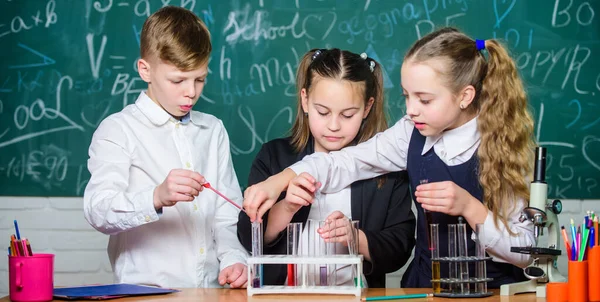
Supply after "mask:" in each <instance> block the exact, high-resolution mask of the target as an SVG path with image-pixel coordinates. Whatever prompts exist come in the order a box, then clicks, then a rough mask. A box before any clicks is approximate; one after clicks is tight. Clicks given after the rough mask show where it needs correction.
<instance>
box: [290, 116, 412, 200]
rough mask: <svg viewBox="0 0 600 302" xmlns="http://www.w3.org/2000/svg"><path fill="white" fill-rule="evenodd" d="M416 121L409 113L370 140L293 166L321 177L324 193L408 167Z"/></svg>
mask: <svg viewBox="0 0 600 302" xmlns="http://www.w3.org/2000/svg"><path fill="white" fill-rule="evenodd" d="M413 129H414V125H413V124H412V122H411V121H410V119H408V118H407V117H404V118H402V119H400V120H399V121H398V122H397V123H396V124H395V125H394V126H392V127H391V128H389V129H387V130H386V131H384V132H381V133H378V134H377V135H375V136H374V137H372V138H371V139H369V140H368V141H366V142H363V143H360V144H358V145H356V146H352V147H346V148H344V149H342V150H340V151H335V152H329V153H323V152H317V153H314V154H312V155H309V156H306V157H304V158H303V159H302V161H300V162H297V163H295V164H294V165H292V166H291V167H290V168H291V169H292V170H293V171H294V172H295V173H296V174H300V173H302V172H307V173H308V174H310V175H312V176H313V177H315V178H316V179H317V181H320V182H321V184H322V189H321V190H322V191H323V192H324V193H334V192H338V191H340V190H342V189H344V188H345V187H347V186H349V185H350V184H351V183H353V182H355V181H357V180H361V179H367V178H373V177H376V176H379V175H381V174H385V173H389V172H395V171H400V170H406V159H407V154H408V143H409V142H410V137H411V134H412V130H413Z"/></svg>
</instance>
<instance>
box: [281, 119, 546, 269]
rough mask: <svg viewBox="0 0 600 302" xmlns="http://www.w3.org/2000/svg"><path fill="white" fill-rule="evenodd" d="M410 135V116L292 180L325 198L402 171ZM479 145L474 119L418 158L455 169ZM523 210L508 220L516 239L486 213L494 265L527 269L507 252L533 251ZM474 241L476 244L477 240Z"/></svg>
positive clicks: (315, 158) (310, 163) (314, 160)
mask: <svg viewBox="0 0 600 302" xmlns="http://www.w3.org/2000/svg"><path fill="white" fill-rule="evenodd" d="M413 130H414V123H413V122H412V121H411V120H410V118H409V117H408V116H404V117H403V118H402V119H400V120H399V121H398V122H397V123H396V124H394V126H392V127H390V128H389V129H387V130H386V131H384V132H381V133H378V134H377V135H375V136H374V137H373V138H371V139H370V140H368V141H366V142H364V143H361V144H358V145H356V146H352V147H347V148H344V149H342V150H340V151H335V152H329V153H314V154H312V155H308V156H306V157H304V159H303V160H302V161H299V162H297V163H295V164H293V165H292V166H291V167H290V168H291V169H292V170H293V171H294V172H295V173H296V174H300V173H302V172H307V173H309V174H310V175H312V176H313V177H315V178H316V179H317V180H318V181H320V182H321V183H322V187H321V191H322V192H323V193H331V192H337V191H340V190H341V189H343V188H345V187H347V186H348V185H350V184H351V183H352V182H354V181H357V180H361V179H368V178H373V177H376V176H378V175H381V174H385V173H389V172H394V171H400V170H406V166H407V158H408V145H409V143H410V139H411V136H412V133H413ZM480 142H481V136H480V133H479V131H478V130H477V118H473V119H472V120H471V121H469V122H467V123H466V124H464V125H462V126H460V127H458V128H456V129H452V130H449V131H446V132H444V133H443V134H441V135H439V136H435V137H426V139H425V145H424V146H423V150H422V152H421V154H425V153H426V152H427V151H429V150H430V149H431V148H433V149H434V152H435V153H436V155H437V156H438V157H440V159H441V160H442V161H444V163H446V164H447V165H449V166H454V165H459V164H462V163H464V162H466V161H468V160H469V159H471V157H472V156H473V154H475V152H476V151H477V148H478V147H479V144H480ZM524 177H525V176H524ZM526 206H527V202H526V201H524V200H518V201H516V206H515V208H514V210H513V211H512V212H511V213H508V215H507V217H508V226H509V228H510V229H511V230H512V232H514V233H516V234H517V236H510V234H509V232H508V230H506V228H505V227H504V225H503V224H502V223H499V228H496V226H495V224H494V218H493V214H492V212H491V211H489V210H488V215H487V217H486V219H485V222H484V224H483V226H484V232H485V239H484V243H485V246H486V249H487V252H488V253H489V254H490V256H492V257H493V260H494V261H497V262H509V263H512V264H513V265H516V266H519V267H526V266H527V265H528V264H529V263H530V262H531V257H530V256H529V255H526V254H520V253H513V252H511V251H510V247H511V246H535V237H534V234H533V224H532V223H531V221H529V220H526V221H524V222H520V221H519V216H520V214H521V212H522V210H523V209H524V208H525V207H526ZM472 238H473V239H475V238H476V237H475V234H473V237H472Z"/></svg>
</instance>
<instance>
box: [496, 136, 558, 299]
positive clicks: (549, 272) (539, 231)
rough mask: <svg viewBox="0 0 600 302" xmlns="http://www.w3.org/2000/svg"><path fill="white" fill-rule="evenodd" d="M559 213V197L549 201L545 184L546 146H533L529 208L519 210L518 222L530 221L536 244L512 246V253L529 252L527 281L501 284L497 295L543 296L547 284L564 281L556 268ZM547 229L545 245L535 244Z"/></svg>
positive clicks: (525, 270) (524, 270) (526, 272)
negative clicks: (533, 158)
mask: <svg viewBox="0 0 600 302" xmlns="http://www.w3.org/2000/svg"><path fill="white" fill-rule="evenodd" d="M560 212H562V203H561V201H560V200H553V201H551V202H550V201H548V184H546V148H543V147H537V148H536V149H535V168H534V175H533V181H532V182H531V186H530V198H529V207H526V208H525V209H524V210H523V213H521V217H519V220H520V221H521V222H523V221H525V220H530V221H531V222H532V223H533V227H534V235H535V246H527V247H511V248H510V251H511V252H514V253H521V254H529V255H531V257H532V258H533V263H532V264H531V265H529V266H528V267H526V268H524V269H523V273H524V274H525V276H526V277H527V278H528V279H529V280H528V281H523V282H517V283H512V284H504V285H502V286H500V295H501V296H509V295H514V294H518V293H529V292H535V293H536V297H546V283H548V282H566V281H567V279H566V278H565V277H564V276H562V275H561V274H560V272H559V271H558V268H557V259H558V256H560V254H561V251H560V248H559V245H558V244H559V238H560V226H559V225H558V214H560ZM545 228H548V243H547V246H545V247H539V246H538V239H539V236H543V235H544V229H545Z"/></svg>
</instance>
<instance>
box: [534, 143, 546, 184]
mask: <svg viewBox="0 0 600 302" xmlns="http://www.w3.org/2000/svg"><path fill="white" fill-rule="evenodd" d="M533 182H541V183H546V148H544V147H536V148H535V167H534V170H533Z"/></svg>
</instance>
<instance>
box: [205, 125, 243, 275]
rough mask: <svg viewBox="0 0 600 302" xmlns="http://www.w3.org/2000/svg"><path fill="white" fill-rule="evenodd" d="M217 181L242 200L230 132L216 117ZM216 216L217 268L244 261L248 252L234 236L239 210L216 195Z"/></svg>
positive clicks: (239, 203) (224, 190) (236, 200)
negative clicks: (217, 129)
mask: <svg viewBox="0 0 600 302" xmlns="http://www.w3.org/2000/svg"><path fill="white" fill-rule="evenodd" d="M219 128H220V133H219V135H218V140H219V148H218V149H219V182H218V186H219V188H222V189H220V190H221V191H222V192H223V194H224V195H225V196H227V197H229V198H230V199H231V200H233V201H234V202H235V203H237V204H238V205H241V204H242V202H243V198H242V191H241V189H240V186H239V184H238V180H237V177H236V174H235V171H234V169H233V162H232V160H231V153H230V149H229V136H228V135H227V131H226V130H225V127H224V126H223V123H222V122H221V121H219ZM218 200H219V203H218V205H217V210H216V217H215V220H214V226H213V231H214V240H215V242H216V248H217V257H218V259H219V261H220V269H221V270H222V269H224V268H226V267H228V266H230V265H232V264H235V263H242V264H244V265H245V264H246V258H247V256H248V253H247V252H246V250H245V249H244V247H243V246H242V244H241V243H240V241H239V240H238V238H237V221H238V215H239V210H238V209H237V208H236V207H234V206H233V205H231V204H229V203H228V202H227V201H225V200H223V199H222V198H219V199H218Z"/></svg>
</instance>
